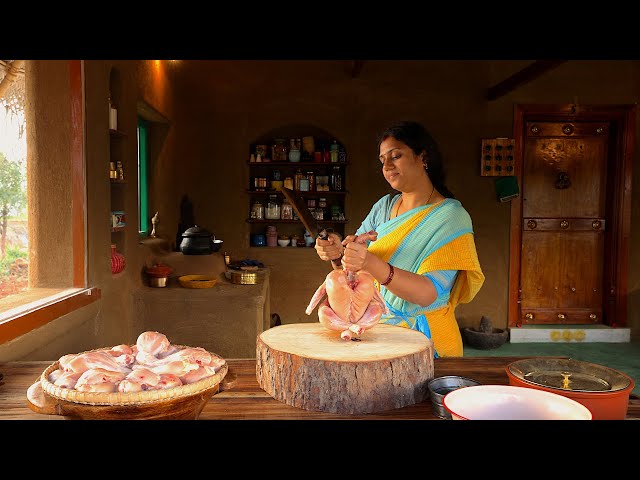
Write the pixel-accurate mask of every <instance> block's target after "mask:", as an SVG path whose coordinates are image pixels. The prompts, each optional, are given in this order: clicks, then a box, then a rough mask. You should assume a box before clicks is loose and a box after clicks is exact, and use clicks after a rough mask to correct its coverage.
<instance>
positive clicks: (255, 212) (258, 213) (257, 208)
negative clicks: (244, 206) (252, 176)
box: [251, 200, 264, 220]
mask: <svg viewBox="0 0 640 480" xmlns="http://www.w3.org/2000/svg"><path fill="white" fill-rule="evenodd" d="M251 218H253V219H255V220H262V219H263V218H264V205H263V204H262V202H260V200H256V201H255V202H254V203H253V205H251Z"/></svg>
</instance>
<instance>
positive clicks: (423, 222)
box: [358, 198, 484, 357]
mask: <svg viewBox="0 0 640 480" xmlns="http://www.w3.org/2000/svg"><path fill="white" fill-rule="evenodd" d="M377 206H378V208H377V209H376V207H375V206H374V208H372V211H371V212H370V214H369V216H368V217H367V219H365V222H363V224H362V226H361V227H360V229H359V230H358V231H359V232H360V233H361V231H368V230H370V229H375V231H376V232H378V238H377V240H376V241H374V242H370V243H369V246H368V249H369V251H370V252H372V253H373V254H375V255H376V256H378V257H379V258H381V259H382V260H384V261H386V262H389V263H391V264H392V265H393V266H394V267H397V268H401V269H403V270H408V271H410V272H413V273H417V274H419V275H425V274H426V273H428V272H435V271H437V270H458V274H457V276H456V279H455V282H454V284H453V286H452V287H451V290H450V291H446V292H443V293H442V294H440V295H439V296H438V298H436V300H435V301H434V302H433V303H432V304H431V305H429V306H427V307H423V306H420V305H416V304H413V303H410V302H407V301H405V300H403V299H402V298H400V297H397V296H396V295H394V294H393V293H391V292H390V291H389V290H387V289H386V288H385V287H382V286H380V285H379V283H377V282H376V286H377V288H378V289H379V290H380V293H381V294H382V296H383V297H384V299H385V301H386V303H387V307H388V308H389V313H388V314H384V315H383V316H382V318H381V319H380V322H381V323H388V324H392V325H398V326H402V327H407V328H412V329H415V330H419V331H421V332H422V333H424V334H425V335H426V336H427V337H429V338H430V339H431V340H432V341H433V344H434V349H435V356H436V357H450V356H462V355H463V345H462V337H461V335H460V328H459V326H458V322H457V321H456V317H455V309H456V306H457V305H459V304H460V303H468V302H470V301H471V300H472V299H473V298H474V297H475V295H476V294H477V293H478V291H479V290H480V287H481V286H482V284H483V283H484V274H483V273H482V269H481V268H480V263H479V261H478V255H477V252H476V246H475V242H474V237H473V229H472V224H471V218H470V217H469V214H468V213H467V211H466V210H465V209H464V207H463V206H462V204H461V203H460V202H459V201H458V200H455V199H451V198H446V199H444V200H443V201H441V202H439V203H436V204H433V205H425V206H422V207H417V208H414V209H412V210H410V211H408V212H405V213H404V214H402V215H400V216H398V217H396V218H394V219H391V220H389V219H388V218H389V216H388V213H387V211H388V209H387V208H380V207H381V201H379V202H378V204H377ZM376 215H378V216H379V217H378V220H380V222H378V221H376V219H375V217H376ZM385 215H386V216H385ZM385 219H386V220H385Z"/></svg>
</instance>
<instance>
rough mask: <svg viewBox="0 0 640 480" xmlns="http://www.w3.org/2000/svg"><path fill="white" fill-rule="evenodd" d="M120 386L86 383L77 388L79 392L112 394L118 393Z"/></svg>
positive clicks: (107, 383)
mask: <svg viewBox="0 0 640 480" xmlns="http://www.w3.org/2000/svg"><path fill="white" fill-rule="evenodd" d="M117 389H118V384H116V383H112V382H102V383H85V384H84V385H80V386H79V387H76V390H78V391H79V392H99V393H112V392H115V391H117Z"/></svg>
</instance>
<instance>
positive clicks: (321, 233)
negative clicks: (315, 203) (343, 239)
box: [280, 187, 342, 267]
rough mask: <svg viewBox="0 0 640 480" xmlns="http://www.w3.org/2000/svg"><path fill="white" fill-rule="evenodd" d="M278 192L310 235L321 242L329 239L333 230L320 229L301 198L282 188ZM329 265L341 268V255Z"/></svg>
mask: <svg viewBox="0 0 640 480" xmlns="http://www.w3.org/2000/svg"><path fill="white" fill-rule="evenodd" d="M280 191H281V192H282V194H283V195H284V197H285V198H286V199H287V200H288V201H289V203H290V204H291V206H292V207H293V209H294V210H295V212H296V214H297V215H298V218H300V221H301V222H302V225H304V228H306V229H307V231H308V232H309V233H310V234H311V235H313V236H314V237H317V238H319V239H321V240H326V239H328V238H329V234H330V233H332V232H333V229H332V228H322V227H321V226H320V225H319V224H318V222H317V220H316V219H315V218H313V215H311V212H310V211H309V207H307V205H306V204H305V203H304V200H303V199H302V198H299V197H296V194H295V193H294V191H293V190H291V189H290V188H286V187H282V188H281V189H280ZM331 263H332V264H333V265H334V266H336V267H339V266H341V265H342V255H341V256H340V257H338V258H334V259H333V260H331Z"/></svg>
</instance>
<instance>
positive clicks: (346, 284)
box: [305, 232, 387, 340]
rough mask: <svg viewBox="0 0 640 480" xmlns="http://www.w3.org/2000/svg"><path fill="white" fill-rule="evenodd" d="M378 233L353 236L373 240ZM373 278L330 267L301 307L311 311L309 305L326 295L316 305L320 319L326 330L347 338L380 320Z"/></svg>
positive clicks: (382, 309)
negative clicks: (305, 305)
mask: <svg viewBox="0 0 640 480" xmlns="http://www.w3.org/2000/svg"><path fill="white" fill-rule="evenodd" d="M377 236H378V234H377V233H375V232H368V233H363V234H361V235H358V237H357V238H356V239H355V240H354V241H356V242H360V243H365V242H366V241H368V240H375V239H376V238H377ZM374 281H375V279H374V278H373V276H372V275H371V274H370V273H369V272H366V271H360V272H355V273H354V272H349V271H346V270H333V271H332V272H330V273H329V274H328V275H327V277H326V279H325V281H324V282H323V283H322V285H320V286H319V287H318V289H317V290H316V292H315V293H314V294H313V296H312V297H311V301H310V302H309V305H308V306H307V309H306V310H305V313H306V314H307V315H311V312H313V309H314V308H315V307H316V305H318V304H319V303H320V302H321V300H322V299H323V298H324V297H325V295H326V297H327V298H326V300H325V301H324V302H323V303H322V304H321V305H320V307H319V308H318V319H319V321H320V323H321V324H322V325H323V326H325V327H326V328H328V329H330V330H335V331H339V332H341V333H340V338H342V339H343V340H351V339H352V338H353V337H360V335H362V333H363V332H364V331H365V330H367V329H369V328H371V327H373V326H374V325H375V324H377V323H378V322H379V321H380V317H381V316H382V313H384V312H387V306H386V304H385V303H384V299H383V298H382V295H381V294H380V292H379V291H378V289H377V288H376V286H375V284H374Z"/></svg>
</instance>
